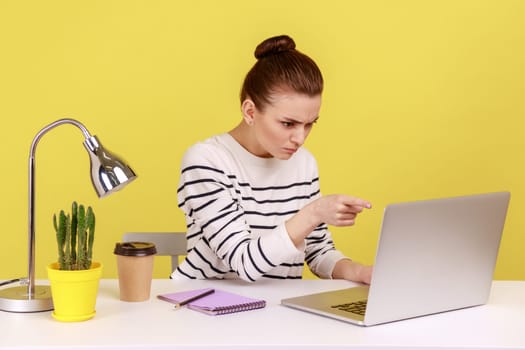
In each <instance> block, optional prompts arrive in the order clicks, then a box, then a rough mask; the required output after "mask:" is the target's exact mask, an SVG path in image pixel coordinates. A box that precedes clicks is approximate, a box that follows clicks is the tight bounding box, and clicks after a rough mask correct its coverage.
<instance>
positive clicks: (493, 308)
mask: <svg viewBox="0 0 525 350" xmlns="http://www.w3.org/2000/svg"><path fill="white" fill-rule="evenodd" d="M351 285H352V284H351V283H350V282H345V281H325V280H297V281H261V282H257V283H256V284H247V283H243V282H241V281H187V282H186V281H185V282H175V281H172V280H155V281H154V283H153V287H152V298H151V299H150V300H149V301H146V302H139V303H127V302H122V301H120V300H118V283H117V281H116V280H103V281H101V285H100V290H99V295H98V300H97V315H96V316H95V317H94V318H93V319H91V320H88V321H85V322H77V323H61V322H58V321H56V320H54V319H53V318H52V317H51V314H50V312H43V313H33V314H17V313H7V312H0V349H60V348H62V349H73V348H81V349H117V348H118V349H192V350H194V349H212V348H217V347H219V348H222V349H244V348H249V349H268V348H272V349H303V348H305V349H323V350H325V349H367V350H371V349H390V350H392V349H406V348H412V349H419V348H425V349H463V350H464V349H485V350H486V349H496V348H497V349H505V348H506V349H517V348H521V349H525V282H517V281H516V282H514V281H513V282H510V281H509V282H507V281H497V282H494V284H493V288H492V293H491V297H490V301H489V303H488V304H487V305H484V306H478V307H474V308H469V309H464V310H459V311H453V312H447V313H443V314H438V315H432V316H426V317H421V318H416V319H411V320H405V321H400V322H394V323H389V324H384V325H379V326H374V327H369V328H362V327H359V326H354V325H350V324H347V323H344V322H341V321H337V320H333V319H329V318H324V317H321V316H316V315H312V314H309V313H305V312H301V311H297V310H294V309H290V308H287V307H284V306H281V305H280V300H281V299H282V298H284V297H290V296H295V295H300V294H306V293H313V292H318V291H326V290H332V289H339V288H345V287H347V286H351ZM201 287H215V288H222V289H225V290H230V291H234V292H237V293H240V294H244V295H247V296H254V297H258V298H263V299H266V301H267V306H266V308H264V309H259V310H252V311H249V312H242V313H236V314H229V315H222V316H208V315H205V314H202V313H199V312H196V311H192V310H189V309H186V308H184V309H181V310H174V309H173V305H171V304H169V303H167V302H165V301H161V300H158V299H157V298H156V297H154V296H156V295H157V294H159V293H167V292H174V291H182V290H187V289H194V288H201Z"/></svg>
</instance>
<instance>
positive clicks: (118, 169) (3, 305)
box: [0, 119, 137, 313]
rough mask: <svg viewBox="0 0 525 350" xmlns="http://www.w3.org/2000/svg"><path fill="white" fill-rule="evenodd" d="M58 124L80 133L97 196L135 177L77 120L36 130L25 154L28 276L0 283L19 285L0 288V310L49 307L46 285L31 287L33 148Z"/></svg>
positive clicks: (32, 264)
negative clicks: (27, 194)
mask: <svg viewBox="0 0 525 350" xmlns="http://www.w3.org/2000/svg"><path fill="white" fill-rule="evenodd" d="M62 124H72V125H75V126H76V127H78V128H79V129H80V130H81V131H82V133H83V134H84V137H85V141H84V146H85V148H86V150H87V151H88V153H89V158H90V161H91V181H92V183H93V186H94V188H95V191H96V192H97V195H98V196H99V197H100V198H102V197H105V196H106V195H108V194H110V193H113V192H115V191H118V190H120V189H121V188H122V187H124V186H125V185H127V184H128V183H130V182H131V181H133V180H134V179H135V178H136V177H137V176H136V175H135V173H134V172H133V170H132V169H131V168H130V167H129V166H128V165H126V163H125V162H124V161H123V160H121V159H120V158H119V157H117V156H116V155H114V154H112V153H111V152H109V151H108V150H106V149H104V147H103V146H102V145H101V144H100V142H99V140H98V139H97V137H96V136H91V134H90V133H89V131H88V130H87V129H86V127H85V126H84V125H82V124H81V123H80V122H78V121H77V120H74V119H59V120H57V121H55V122H53V123H51V124H49V125H47V126H46V127H44V128H43V129H42V130H40V131H39V132H38V134H37V135H36V136H35V137H34V139H33V142H32V143H31V149H30V153H29V214H28V221H29V230H28V231H29V232H28V246H29V249H28V260H29V261H28V277H27V278H24V277H22V278H15V279H12V280H9V281H5V282H2V283H0V286H4V285H7V284H11V283H17V282H19V283H20V284H21V285H20V286H17V287H11V288H7V289H0V310H1V311H8V312H25V313H28V312H39V311H49V310H53V300H52V297H51V290H50V288H49V286H35V205H34V204H35V193H34V192H35V191H34V190H35V181H34V174H35V151H36V146H37V144H38V141H40V138H41V137H42V136H43V135H44V134H45V133H47V132H48V131H49V130H51V129H53V128H55V127H57V126H59V125H62Z"/></svg>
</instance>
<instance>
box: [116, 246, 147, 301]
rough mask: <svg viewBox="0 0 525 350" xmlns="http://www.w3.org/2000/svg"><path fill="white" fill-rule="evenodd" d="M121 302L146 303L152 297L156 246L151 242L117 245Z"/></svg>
mask: <svg viewBox="0 0 525 350" xmlns="http://www.w3.org/2000/svg"><path fill="white" fill-rule="evenodd" d="M113 253H114V254H115V255H116V256H117V269H118V282H119V290H120V300H123V301H145V300H148V299H149V297H150V291H151V280H152V278H153V259H154V256H155V254H156V253H157V248H156V247H155V244H153V243H149V242H122V243H116V245H115V250H114V251H113Z"/></svg>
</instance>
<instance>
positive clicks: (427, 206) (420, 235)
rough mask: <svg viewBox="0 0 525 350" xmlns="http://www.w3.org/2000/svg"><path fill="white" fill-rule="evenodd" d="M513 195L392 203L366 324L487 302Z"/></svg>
mask: <svg viewBox="0 0 525 350" xmlns="http://www.w3.org/2000/svg"><path fill="white" fill-rule="evenodd" d="M509 200H510V193H508V192H498V193H489V194H480V195H471V196H463V197H454V198H444V199H434V200H426V201H417V202H409V203H398V204H392V205H389V206H387V207H386V209H385V213H384V217H383V223H382V227H381V233H380V238H379V244H378V248H377V253H376V261H375V264H374V274H373V276H372V282H371V286H370V290H369V296H368V305H367V309H366V315H365V320H364V323H365V324H369V325H371V324H378V323H384V322H390V321H395V320H400V319H406V318H411V317H417V316H422V315H427V314H432V313H437V312H443V311H449V310H454V309H459V308H464V307H469V306H474V305H480V304H484V303H486V302H487V299H488V296H489V293H490V287H491V283H492V279H493V274H494V267H495V264H496V258H497V255H498V250H499V244H500V240H501V235H502V232H503V226H504V222H505V217H506V213H507V207H508V203H509Z"/></svg>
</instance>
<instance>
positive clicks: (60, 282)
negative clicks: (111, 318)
mask: <svg viewBox="0 0 525 350" xmlns="http://www.w3.org/2000/svg"><path fill="white" fill-rule="evenodd" d="M47 275H48V278H49V283H50V284H51V296H52V297H53V305H54V308H55V310H54V311H53V314H52V315H53V317H54V318H55V319H56V320H59V321H63V322H77V321H85V320H89V319H90V318H93V317H94V316H95V313H96V311H95V304H96V302H97V294H98V285H99V281H100V277H101V276H102V264H101V263H98V262H94V263H92V264H91V268H90V269H89V270H76V271H65V270H60V269H59V267H58V263H53V264H50V265H48V267H47Z"/></svg>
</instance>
